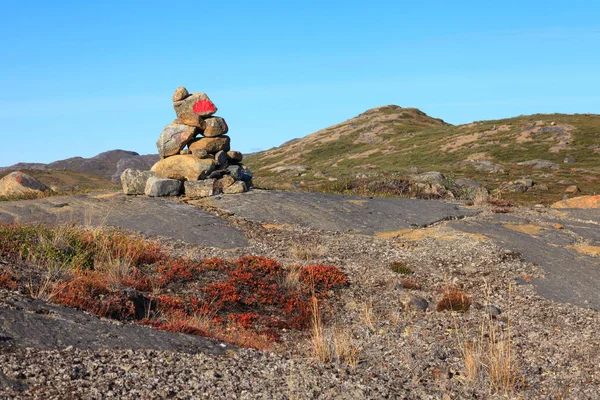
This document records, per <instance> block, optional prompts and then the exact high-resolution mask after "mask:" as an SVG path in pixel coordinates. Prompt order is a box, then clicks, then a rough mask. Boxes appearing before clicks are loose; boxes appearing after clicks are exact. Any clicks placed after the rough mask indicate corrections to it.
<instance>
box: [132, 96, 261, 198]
mask: <svg viewBox="0 0 600 400" xmlns="http://www.w3.org/2000/svg"><path fill="white" fill-rule="evenodd" d="M173 108H174V109H175V113H176V115H177V118H176V119H175V120H174V121H173V122H172V123H170V124H169V125H167V126H166V127H165V128H164V129H163V131H162V133H161V134H160V136H159V138H158V141H157V142H156V147H157V148H158V154H159V156H160V161H158V162H157V163H156V164H154V165H153V166H152V168H151V170H150V171H144V172H142V171H138V170H132V169H127V170H125V171H124V172H123V174H122V175H121V183H122V185H123V192H124V193H125V194H146V195H148V196H152V197H158V196H178V195H181V194H183V193H185V195H186V196H187V197H188V198H190V199H197V198H201V197H209V196H213V195H216V194H219V193H225V194H234V193H243V192H245V191H247V190H248V188H249V187H251V186H252V174H251V172H250V171H249V170H248V169H247V168H245V167H244V165H243V164H242V163H241V162H242V158H243V156H242V153H240V152H239V151H231V144H230V139H229V136H227V135H226V133H227V132H228V130H229V128H228V126H227V123H226V122H225V120H224V119H223V118H221V117H217V116H214V114H215V113H216V112H217V107H216V106H215V105H214V103H213V102H212V101H211V100H210V99H209V98H208V96H207V95H206V94H204V93H188V91H187V89H186V88H184V87H183V86H180V87H178V88H177V89H176V90H175V93H174V94H173Z"/></svg>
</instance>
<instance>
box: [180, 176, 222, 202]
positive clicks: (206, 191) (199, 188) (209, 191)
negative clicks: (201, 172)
mask: <svg viewBox="0 0 600 400" xmlns="http://www.w3.org/2000/svg"><path fill="white" fill-rule="evenodd" d="M216 182H217V181H216V179H204V180H202V181H186V182H184V187H185V195H186V196H187V197H188V198H189V199H199V198H202V197H210V196H214V195H215V194H217V192H218V190H217V187H218V186H217V185H216Z"/></svg>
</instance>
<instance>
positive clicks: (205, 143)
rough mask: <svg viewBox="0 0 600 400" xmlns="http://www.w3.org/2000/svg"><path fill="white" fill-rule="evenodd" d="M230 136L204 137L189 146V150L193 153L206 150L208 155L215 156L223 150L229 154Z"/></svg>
mask: <svg viewBox="0 0 600 400" xmlns="http://www.w3.org/2000/svg"><path fill="white" fill-rule="evenodd" d="M230 142H231V140H230V139H229V136H225V135H223V136H217V137H212V138H209V137H203V138H199V139H196V140H194V141H192V142H191V143H190V144H189V148H190V150H191V151H192V152H194V150H197V149H202V150H206V152H207V153H210V154H215V153H218V152H219V151H221V150H223V151H225V152H228V151H229V150H230Z"/></svg>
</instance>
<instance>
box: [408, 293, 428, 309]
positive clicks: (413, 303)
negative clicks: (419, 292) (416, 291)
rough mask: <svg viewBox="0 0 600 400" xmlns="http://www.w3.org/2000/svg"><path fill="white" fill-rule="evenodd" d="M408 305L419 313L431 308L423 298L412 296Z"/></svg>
mask: <svg viewBox="0 0 600 400" xmlns="http://www.w3.org/2000/svg"><path fill="white" fill-rule="evenodd" d="M408 305H409V307H411V308H413V309H415V310H417V311H425V310H427V308H428V307H429V302H428V301H427V300H425V299H424V298H423V297H421V296H416V295H412V296H411V297H410V300H409V301H408Z"/></svg>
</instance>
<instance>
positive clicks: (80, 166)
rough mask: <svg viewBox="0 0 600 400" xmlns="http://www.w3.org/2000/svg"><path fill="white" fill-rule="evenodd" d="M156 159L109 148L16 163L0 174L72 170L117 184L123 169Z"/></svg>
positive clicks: (142, 166)
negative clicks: (48, 160) (44, 161)
mask: <svg viewBox="0 0 600 400" xmlns="http://www.w3.org/2000/svg"><path fill="white" fill-rule="evenodd" d="M157 161H158V154H146V155H139V154H138V153H136V152H134V151H126V150H111V151H106V152H104V153H100V154H98V155H97V156H94V157H91V158H83V157H72V158H67V159H66V160H59V161H54V162H51V163H49V164H40V163H18V164H15V165H11V166H8V167H2V168H0V174H2V175H6V173H8V172H9V171H16V170H20V171H24V170H43V171H50V170H56V171H72V172H76V173H79V174H84V175H89V176H93V177H100V178H103V179H105V180H108V181H112V182H113V184H119V183H120V176H121V173H122V172H123V171H124V170H125V169H127V168H135V169H140V170H148V169H150V167H152V165H153V164H154V163H155V162H157ZM5 172H6V173H5ZM34 175H35V174H34ZM47 175H48V174H46V176H47ZM63 177H64V174H63ZM73 178H74V176H73ZM74 179H75V178H74Z"/></svg>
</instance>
